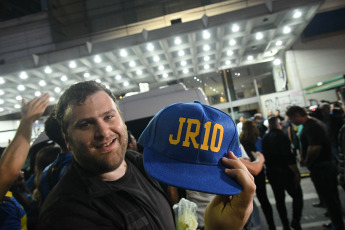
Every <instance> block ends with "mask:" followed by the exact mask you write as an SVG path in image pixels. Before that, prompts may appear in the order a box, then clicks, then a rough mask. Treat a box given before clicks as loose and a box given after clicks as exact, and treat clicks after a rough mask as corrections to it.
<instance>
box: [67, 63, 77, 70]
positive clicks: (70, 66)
mask: <svg viewBox="0 0 345 230" xmlns="http://www.w3.org/2000/svg"><path fill="white" fill-rule="evenodd" d="M68 66H69V68H71V69H74V68H75V67H77V63H76V62H75V61H70V63H69V65H68Z"/></svg>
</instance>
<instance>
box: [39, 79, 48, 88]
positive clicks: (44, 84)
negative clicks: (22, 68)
mask: <svg viewBox="0 0 345 230" xmlns="http://www.w3.org/2000/svg"><path fill="white" fill-rule="evenodd" d="M38 84H39V85H40V86H42V87H43V86H46V85H47V83H46V82H45V81H44V80H40V81H39V82H38Z"/></svg>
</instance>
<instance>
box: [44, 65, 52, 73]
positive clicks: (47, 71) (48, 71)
mask: <svg viewBox="0 0 345 230" xmlns="http://www.w3.org/2000/svg"><path fill="white" fill-rule="evenodd" d="M44 72H45V73H46V74H50V73H52V72H53V71H52V69H51V68H50V67H49V66H47V67H46V68H44Z"/></svg>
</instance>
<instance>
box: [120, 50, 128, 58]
mask: <svg viewBox="0 0 345 230" xmlns="http://www.w3.org/2000/svg"><path fill="white" fill-rule="evenodd" d="M120 55H121V57H127V55H128V53H127V51H126V50H123V49H122V50H121V51H120Z"/></svg>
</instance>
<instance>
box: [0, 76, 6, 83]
mask: <svg viewBox="0 0 345 230" xmlns="http://www.w3.org/2000/svg"><path fill="white" fill-rule="evenodd" d="M5 82H6V81H5V79H4V78H3V77H0V85H2V84H4V83H5Z"/></svg>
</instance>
